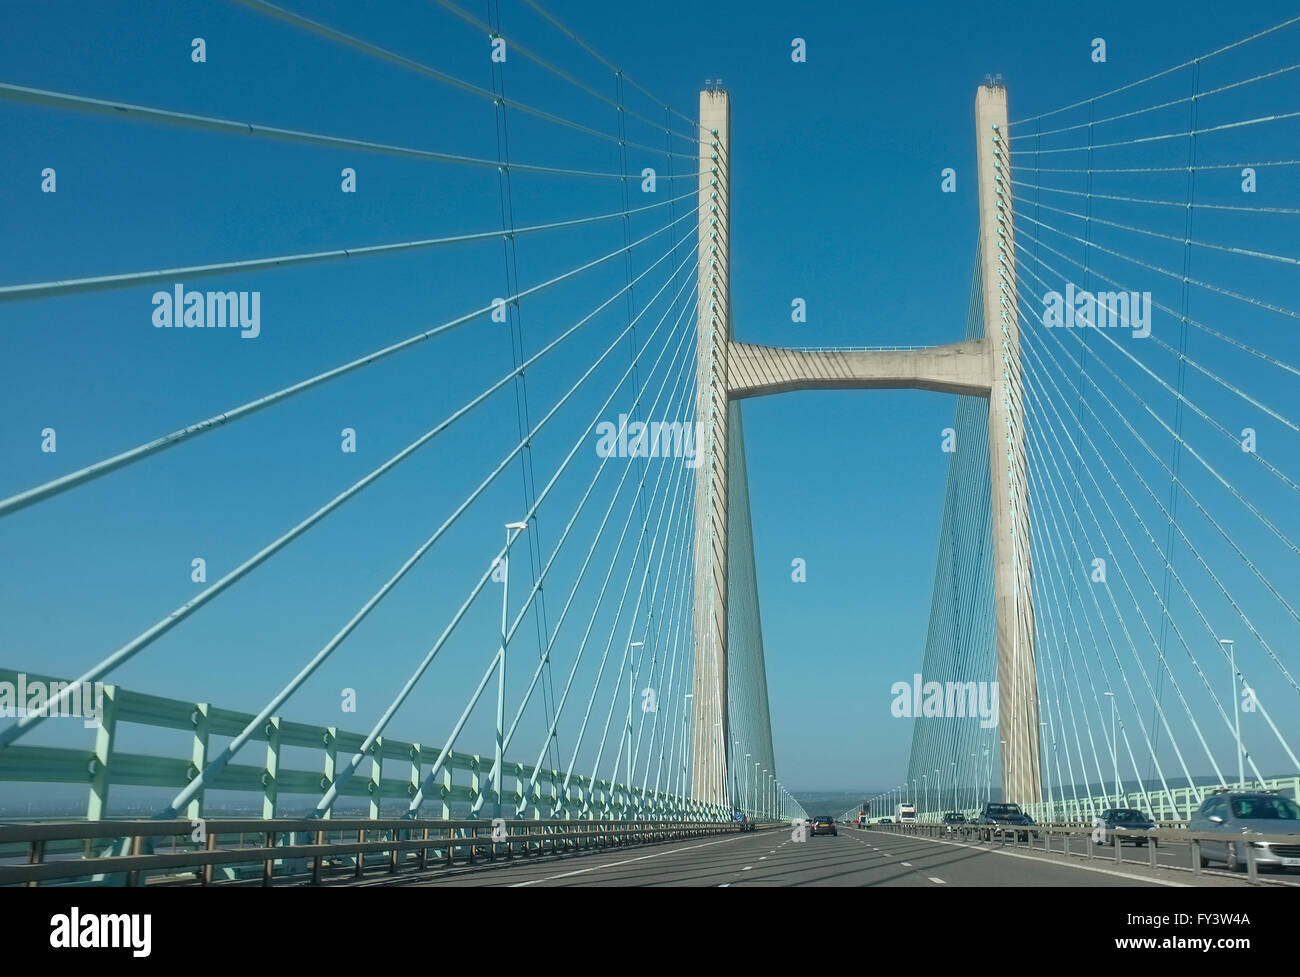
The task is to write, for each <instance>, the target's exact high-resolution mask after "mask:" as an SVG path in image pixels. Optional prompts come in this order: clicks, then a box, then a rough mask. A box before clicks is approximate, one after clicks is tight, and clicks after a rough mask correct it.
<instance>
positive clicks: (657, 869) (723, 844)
mask: <svg viewBox="0 0 1300 977" xmlns="http://www.w3.org/2000/svg"><path fill="white" fill-rule="evenodd" d="M1060 862H1061V857H1060V856H1059V855H1058V856H1056V860H1055V861H1050V860H1047V859H1046V858H1045V857H1044V856H1043V855H1042V853H1041V852H1040V853H1038V854H1037V855H1034V854H1033V853H1029V852H1025V851H1024V850H1023V849H1022V850H1021V851H1019V852H1014V853H1008V852H1006V851H998V850H990V849H988V848H987V847H986V848H983V849H981V848H979V847H978V846H974V845H972V846H969V847H966V846H961V845H954V844H944V843H941V842H937V841H933V840H928V839H924V838H918V837H915V836H906V835H897V834H891V833H888V832H884V831H871V830H859V829H856V828H848V827H844V828H841V829H840V831H839V834H838V835H837V836H830V835H819V836H817V837H815V838H812V837H810V838H808V839H807V840H806V841H803V842H796V841H794V840H793V839H792V838H791V832H790V831H789V830H788V829H771V830H765V831H757V832H752V833H746V834H728V835H723V836H721V837H716V838H712V837H706V838H697V839H693V840H690V841H679V842H667V843H664V844H660V845H650V846H646V847H643V848H642V847H637V848H628V849H623V850H621V851H619V850H610V851H604V852H594V853H587V854H581V855H573V856H567V857H563V858H545V859H537V860H527V861H525V860H519V861H513V862H498V863H496V864H494V865H486V866H482V867H479V868H474V869H466V870H465V871H452V872H448V873H445V874H439V875H437V876H432V877H428V876H426V877H423V878H413V879H410V880H409V881H404V882H402V883H399V884H406V885H419V886H429V885H462V886H463V885H496V886H590V885H647V886H659V885H679V886H798V885H832V886H864V885H885V886H923V887H943V886H949V887H951V886H988V885H1005V886H1071V887H1076V888H1077V887H1081V886H1151V885H1186V884H1189V883H1192V881H1193V879H1192V877H1191V876H1190V875H1189V874H1186V873H1172V872H1168V871H1164V872H1159V873H1157V875H1158V876H1159V877H1156V878H1153V877H1151V873H1150V870H1149V869H1147V868H1146V867H1145V866H1140V865H1115V864H1113V863H1107V862H1105V861H1104V860H1100V859H1098V860H1095V861H1093V862H1091V863H1085V862H1083V860H1081V859H1080V860H1077V861H1076V860H1071V861H1070V862H1069V863H1066V864H1060ZM1203 881H1204V882H1207V883H1209V884H1225V885H1233V884H1240V883H1239V882H1236V880H1232V879H1228V878H1226V877H1225V878H1222V879H1214V878H1207V879H1204V880H1203Z"/></svg>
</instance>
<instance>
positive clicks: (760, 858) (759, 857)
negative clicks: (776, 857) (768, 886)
mask: <svg viewBox="0 0 1300 977" xmlns="http://www.w3.org/2000/svg"><path fill="white" fill-rule="evenodd" d="M758 860H759V861H760V862H765V861H767V856H766V855H759V856H758Z"/></svg>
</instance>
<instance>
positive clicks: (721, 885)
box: [718, 882, 731, 889]
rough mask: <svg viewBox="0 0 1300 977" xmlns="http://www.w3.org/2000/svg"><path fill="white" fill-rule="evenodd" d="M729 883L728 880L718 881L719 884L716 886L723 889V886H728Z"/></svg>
mask: <svg viewBox="0 0 1300 977" xmlns="http://www.w3.org/2000/svg"><path fill="white" fill-rule="evenodd" d="M729 885H731V883H730V882H722V883H720V884H719V885H718V888H719V889H725V888H727V886H729Z"/></svg>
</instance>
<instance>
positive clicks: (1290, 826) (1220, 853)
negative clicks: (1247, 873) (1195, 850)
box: [1187, 790, 1300, 872]
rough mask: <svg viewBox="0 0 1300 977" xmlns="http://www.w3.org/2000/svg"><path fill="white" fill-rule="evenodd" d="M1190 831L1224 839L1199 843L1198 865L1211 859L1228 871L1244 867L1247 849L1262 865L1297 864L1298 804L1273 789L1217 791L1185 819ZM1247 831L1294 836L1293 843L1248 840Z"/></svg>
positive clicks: (1299, 861)
mask: <svg viewBox="0 0 1300 977" xmlns="http://www.w3.org/2000/svg"><path fill="white" fill-rule="evenodd" d="M1187 829H1188V830H1189V831H1198V832H1206V833H1212V834H1222V835H1223V836H1224V840H1223V841H1221V842H1220V841H1202V842H1201V867H1202V868H1204V867H1205V866H1206V864H1208V863H1209V862H1210V861H1216V862H1223V863H1224V864H1225V865H1226V866H1227V868H1228V871H1229V872H1237V871H1240V870H1241V869H1244V868H1245V867H1246V848H1245V846H1246V845H1247V844H1249V845H1250V846H1251V847H1252V848H1253V850H1254V853H1255V864H1256V865H1258V866H1260V867H1261V868H1265V867H1267V868H1274V867H1276V868H1278V869H1280V870H1282V871H1285V870H1286V869H1287V868H1289V867H1300V806H1297V805H1296V803H1295V801H1293V800H1291V799H1289V798H1286V797H1283V796H1282V795H1281V794H1278V793H1276V792H1275V791H1263V790H1220V791H1215V792H1214V793H1213V794H1210V795H1209V796H1208V797H1206V798H1205V800H1204V801H1202V802H1201V806H1200V808H1198V809H1197V811H1196V813H1195V814H1193V815H1192V816H1191V818H1190V819H1189V820H1188V822H1187ZM1249 832H1254V833H1257V834H1266V835H1296V836H1297V837H1296V840H1295V843H1293V844H1287V843H1278V842H1270V841H1247V840H1246V839H1244V838H1243V837H1242V835H1244V834H1247V833H1249Z"/></svg>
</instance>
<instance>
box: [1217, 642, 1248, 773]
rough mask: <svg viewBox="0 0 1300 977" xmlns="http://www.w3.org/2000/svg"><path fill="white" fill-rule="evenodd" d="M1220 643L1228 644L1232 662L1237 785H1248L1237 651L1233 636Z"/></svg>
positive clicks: (1229, 656)
mask: <svg viewBox="0 0 1300 977" xmlns="http://www.w3.org/2000/svg"><path fill="white" fill-rule="evenodd" d="M1219 644H1220V645H1227V646H1228V647H1227V648H1226V649H1224V650H1226V651H1227V652H1228V661H1229V662H1231V664H1232V723H1233V728H1234V730H1235V732H1236V738H1237V786H1238V787H1244V786H1245V785H1246V756H1245V753H1244V752H1243V751H1242V749H1241V700H1240V699H1239V698H1238V697H1237V652H1236V645H1235V644H1234V643H1233V640H1232V639H1231V638H1220V639H1219Z"/></svg>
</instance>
